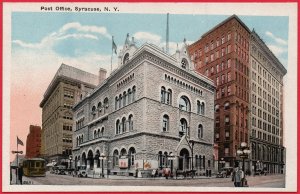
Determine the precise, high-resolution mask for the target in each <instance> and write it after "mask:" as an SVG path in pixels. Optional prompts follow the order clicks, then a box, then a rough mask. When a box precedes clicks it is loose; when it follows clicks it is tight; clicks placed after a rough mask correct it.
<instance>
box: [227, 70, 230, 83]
mask: <svg viewBox="0 0 300 194" xmlns="http://www.w3.org/2000/svg"><path fill="white" fill-rule="evenodd" d="M227 81H228V82H230V81H231V73H230V72H228V73H227Z"/></svg>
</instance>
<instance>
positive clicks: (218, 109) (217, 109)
mask: <svg viewBox="0 0 300 194" xmlns="http://www.w3.org/2000/svg"><path fill="white" fill-rule="evenodd" d="M219 111H220V105H218V104H216V106H215V112H219Z"/></svg>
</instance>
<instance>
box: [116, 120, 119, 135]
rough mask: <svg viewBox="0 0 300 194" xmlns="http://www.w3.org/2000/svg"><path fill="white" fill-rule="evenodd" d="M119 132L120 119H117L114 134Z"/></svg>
mask: <svg viewBox="0 0 300 194" xmlns="http://www.w3.org/2000/svg"><path fill="white" fill-rule="evenodd" d="M119 133H120V120H119V119H118V120H117V122H116V134H119Z"/></svg>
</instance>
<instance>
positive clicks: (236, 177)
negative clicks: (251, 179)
mask: <svg viewBox="0 0 300 194" xmlns="http://www.w3.org/2000/svg"><path fill="white" fill-rule="evenodd" d="M243 174H244V173H243V171H242V170H241V169H240V168H239V167H237V168H236V169H235V171H234V172H233V175H232V176H233V181H234V186H235V187H241V182H242V179H243V177H244V175H243Z"/></svg>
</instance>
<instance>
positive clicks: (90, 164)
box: [87, 150, 94, 170]
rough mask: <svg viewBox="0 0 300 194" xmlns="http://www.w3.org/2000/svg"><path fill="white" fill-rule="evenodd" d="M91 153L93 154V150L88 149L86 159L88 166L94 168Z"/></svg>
mask: <svg viewBox="0 0 300 194" xmlns="http://www.w3.org/2000/svg"><path fill="white" fill-rule="evenodd" d="M93 155H94V154H93V151H92V150H90V151H89V152H88V158H87V159H88V168H89V169H91V170H93V169H94V156H93Z"/></svg>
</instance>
